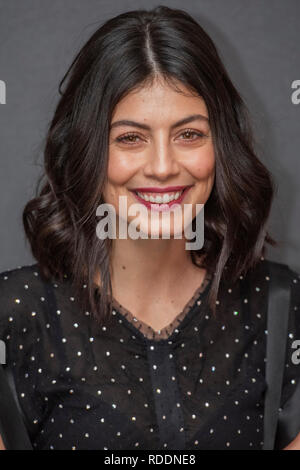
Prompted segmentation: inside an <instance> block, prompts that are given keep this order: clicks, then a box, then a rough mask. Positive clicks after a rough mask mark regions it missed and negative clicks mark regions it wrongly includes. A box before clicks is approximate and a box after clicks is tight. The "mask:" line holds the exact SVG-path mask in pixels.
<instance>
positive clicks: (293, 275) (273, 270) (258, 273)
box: [247, 258, 300, 290]
mask: <svg viewBox="0 0 300 470" xmlns="http://www.w3.org/2000/svg"><path fill="white" fill-rule="evenodd" d="M248 275H249V276H251V280H252V282H255V280H256V279H258V280H260V281H264V282H265V281H267V282H269V281H270V280H271V279H272V278H277V280H280V279H282V280H285V281H287V282H288V283H290V285H291V286H292V287H293V290H299V286H300V284H299V282H300V274H299V272H298V270H296V269H293V268H291V267H290V266H289V265H288V264H286V263H279V262H277V261H271V260H269V259H265V258H261V260H260V261H259V262H258V263H257V265H256V266H255V268H253V269H252V270H250V271H249V272H248V273H247V276H248Z"/></svg>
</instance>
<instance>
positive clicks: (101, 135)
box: [0, 6, 300, 450]
mask: <svg viewBox="0 0 300 470" xmlns="http://www.w3.org/2000/svg"><path fill="white" fill-rule="evenodd" d="M66 77H68V82H67V85H66V88H65V90H64V91H62V90H61V86H62V84H63V82H64V81H65V79H66ZM60 93H61V98H60V101H59V103H58V106H57V109H56V111H55V115H54V118H53V120H52V122H51V125H50V129H49V132H48V135H47V142H46V148H45V182H44V185H43V187H42V188H41V190H39V193H38V194H37V196H36V197H35V198H34V199H33V200H32V201H30V202H29V203H28V204H27V205H26V207H25V210H24V214H23V220H24V227H25V231H26V235H27V237H28V239H29V242H30V245H31V249H32V253H33V255H34V257H35V258H36V260H37V263H35V264H33V265H31V266H23V267H21V268H17V269H12V270H10V271H6V272H4V273H2V275H1V299H2V309H1V322H0V331H1V337H2V338H3V339H4V340H5V342H6V345H7V363H8V364H11V365H12V368H13V374H14V380H15V384H16V391H17V394H18V399H19V401H20V405H21V408H22V412H23V414H24V419H25V423H26V426H27V429H28V433H29V435H30V439H31V442H32V444H33V447H34V448H35V449H108V450H116V449H126V450H130V449H133V450H136V449H148V450H156V449H165V450H169V449H178V450H182V449H192V450H197V449H262V447H263V414H264V412H263V406H264V395H265V391H266V381H265V355H266V336H267V335H266V309H267V292H268V283H269V280H270V278H269V276H268V268H269V266H270V264H272V263H271V262H270V261H268V260H266V259H265V258H264V254H265V249H266V243H269V244H273V245H274V244H275V242H274V240H273V239H272V238H271V237H270V235H269V234H268V232H267V230H266V224H267V219H268V215H269V212H270V208H271V201H272V196H273V186H272V181H271V176H270V174H269V172H268V170H267V169H266V168H265V167H264V165H263V164H262V163H261V162H260V161H259V159H258V158H257V156H256V154H255V151H254V148H253V138H252V136H251V129H250V126H249V121H248V118H247V112H246V108H245V105H244V103H243V101H242V99H241V97H240V95H239V94H238V92H237V90H236V89H235V87H234V86H233V84H232V83H231V81H230V79H229V77H228V75H227V73H226V70H225V69H224V66H223V65H222V63H221V61H220V58H219V56H218V53H217V51H216V48H215V46H214V44H213V42H212V40H211V39H210V38H209V36H208V35H207V34H206V33H205V32H204V30H203V29H202V28H201V27H200V26H199V24H198V23H197V22H196V21H195V20H194V19H193V18H192V17H191V16H189V15H188V14H187V13H185V12H184V11H182V10H176V9H170V8H167V7H162V6H159V7H157V8H155V9H153V10H151V11H144V10H138V11H131V12H127V13H124V14H122V15H119V16H117V17H115V18H112V19H111V20H109V21H107V22H106V23H105V24H104V25H103V26H101V27H100V28H99V29H98V30H97V31H96V32H95V33H94V34H93V36H92V37H91V38H90V39H89V41H88V42H87V43H86V45H85V46H84V47H83V48H82V50H81V51H80V52H79V54H78V55H77V57H76V58H75V60H74V62H73V63H72V65H71V67H70V69H69V70H68V72H67V74H66V75H65V77H64V78H63V80H62V82H61V84H60ZM158 195H160V196H161V197H162V199H160V198H159V197H158ZM120 196H123V197H124V199H122V198H121V197H120ZM121 200H125V201H126V203H127V209H126V211H125V218H124V215H121V209H120V201H121ZM174 201H177V207H178V206H179V207H183V205H189V206H190V207H192V210H193V212H192V226H193V228H194V229H195V224H196V221H197V220H198V217H196V215H197V216H198V214H201V210H200V212H199V209H197V207H198V206H197V204H202V205H204V206H205V217H204V227H205V230H204V235H205V236H204V244H203V246H202V247H201V248H197V247H196V248H195V249H191V250H189V249H187V248H186V241H187V240H186V238H187V237H185V236H182V237H181V238H180V237H177V236H176V234H177V235H178V233H177V232H176V230H177V231H178V229H175V222H178V221H179V222H180V221H181V219H180V217H179V215H178V214H179V212H178V213H175V212H174V213H171V210H170V208H171V206H172V205H174ZM104 203H105V204H110V207H113V208H114V210H115V212H116V215H117V220H116V224H117V228H119V226H120V221H121V220H122V222H124V219H125V223H126V224H127V225H126V226H127V227H129V226H130V224H133V226H134V227H135V228H138V229H139V230H140V233H142V234H143V237H140V238H134V237H129V236H126V237H124V238H122V237H120V236H117V237H115V238H114V237H107V238H105V237H99V233H98V232H97V231H96V226H97V223H98V222H99V217H97V215H96V210H97V208H98V206H99V205H100V206H101V204H104ZM134 204H138V207H140V208H143V209H144V210H143V212H142V214H141V216H140V218H139V220H138V221H137V220H136V219H135V218H134V216H133V212H131V211H130V207H133V205H134ZM201 207H203V206H201ZM162 209H164V213H165V212H168V211H169V212H170V213H171V217H170V223H169V226H168V227H167V228H169V229H170V236H169V237H164V236H165V235H166V226H165V225H164V224H163V222H162V214H163V211H162ZM203 210H204V209H203ZM154 212H155V213H156V215H157V214H158V216H159V217H158V219H156V220H154V222H153V226H150V228H149V222H150V218H151V217H152V215H153V213H154ZM102 215H103V214H102ZM100 220H103V219H100ZM183 224H184V225H183ZM176 227H177V226H176ZM180 227H181V229H180V230H179V232H181V234H182V233H183V232H184V230H183V229H184V228H185V227H186V222H185V221H183V222H182V223H181V225H180ZM150 229H153V231H154V232H155V233H156V236H157V237H156V238H151V237H150V236H149V234H150V232H151V230H150ZM117 233H119V232H117ZM151 233H152V232H151ZM185 233H186V232H184V235H185ZM196 233H197V232H196ZM147 236H148V238H147ZM282 271H283V272H285V273H286V276H288V279H289V282H290V284H291V287H292V302H291V308H290V313H289V315H290V323H289V337H288V338H287V341H288V347H287V355H286V369H285V373H284V381H283V388H282V396H281V406H282V408H284V406H285V404H286V403H287V402H288V400H289V399H290V398H291V397H292V396H293V393H294V390H295V387H296V384H297V383H298V378H299V368H297V366H296V365H294V364H293V363H292V361H291V359H290V355H291V351H292V349H291V347H292V346H291V343H292V338H294V339H296V338H300V327H299V323H298V324H297V321H296V320H297V318H296V316H297V314H296V309H297V308H299V306H300V292H299V287H298V280H299V276H298V274H297V273H295V272H293V271H292V270H291V269H289V267H288V266H285V265H282ZM247 286H248V287H247ZM247 289H248V290H247ZM298 431H300V429H299V430H298ZM294 438H295V440H293V441H292V442H284V443H283V442H280V444H277V445H278V447H279V448H283V447H287V448H297V446H298V448H300V445H299V436H298V438H297V435H296V434H295V436H293V439H294Z"/></svg>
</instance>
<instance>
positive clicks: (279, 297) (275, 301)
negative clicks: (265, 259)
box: [263, 262, 291, 450]
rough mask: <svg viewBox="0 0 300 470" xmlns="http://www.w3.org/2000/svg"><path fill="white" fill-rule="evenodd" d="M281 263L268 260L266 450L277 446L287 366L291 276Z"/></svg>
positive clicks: (264, 447)
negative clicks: (284, 376)
mask: <svg viewBox="0 0 300 470" xmlns="http://www.w3.org/2000/svg"><path fill="white" fill-rule="evenodd" d="M282 266H283V265H282V264H279V263H272V262H270V264H269V274H270V282H269V295H268V312H267V313H268V315H267V330H268V335H267V354H266V358H267V362H266V382H267V390H266V395H265V409H264V446H263V449H264V450H272V449H274V443H275V437H276V430H277V425H278V413H279V411H278V410H279V407H280V399H281V390H282V383H283V374H284V366H285V357H286V356H285V354H286V345H287V331H288V320H289V304H290V291H291V289H290V279H289V276H288V275H287V271H286V269H282Z"/></svg>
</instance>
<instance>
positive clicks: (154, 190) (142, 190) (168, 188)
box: [130, 184, 192, 193]
mask: <svg viewBox="0 0 300 470" xmlns="http://www.w3.org/2000/svg"><path fill="white" fill-rule="evenodd" d="M190 186H192V184H190V185H188V186H166V187H165V188H158V187H147V188H133V189H130V191H138V192H139V193H168V192H169V193H170V192H173V191H182V190H183V189H185V188H188V187H190Z"/></svg>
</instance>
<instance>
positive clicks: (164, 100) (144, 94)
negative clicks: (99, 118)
mask: <svg viewBox="0 0 300 470" xmlns="http://www.w3.org/2000/svg"><path fill="white" fill-rule="evenodd" d="M196 113H200V114H203V115H205V116H207V117H208V111H207V107H206V104H205V101H204V100H203V98H202V97H201V96H200V95H197V94H196V93H195V92H192V91H191V90H189V89H188V88H187V87H186V86H185V85H184V84H182V83H181V82H178V81H177V82H176V89H175V88H174V86H171V85H169V84H168V83H166V82H164V81H161V80H159V81H158V80H156V81H155V82H153V83H152V84H151V85H149V84H148V85H145V86H141V87H139V88H138V89H136V90H133V91H131V92H129V93H128V94H127V95H126V96H125V97H124V98H123V99H121V100H120V101H119V103H118V104H117V105H116V107H115V109H114V113H113V117H112V122H113V121H116V120H119V119H126V118H127V119H129V118H130V119H133V120H134V119H135V120H139V121H142V122H145V123H146V122H148V121H149V122H150V121H151V122H153V121H154V120H155V121H157V122H158V121H160V122H161V121H166V120H167V121H176V120H178V119H181V118H182V117H184V116H187V115H189V114H196Z"/></svg>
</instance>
